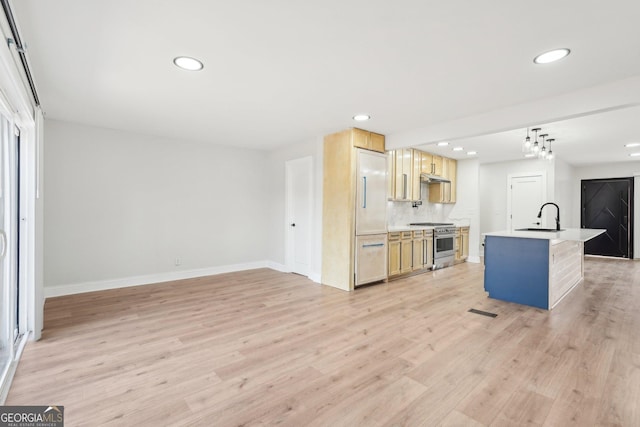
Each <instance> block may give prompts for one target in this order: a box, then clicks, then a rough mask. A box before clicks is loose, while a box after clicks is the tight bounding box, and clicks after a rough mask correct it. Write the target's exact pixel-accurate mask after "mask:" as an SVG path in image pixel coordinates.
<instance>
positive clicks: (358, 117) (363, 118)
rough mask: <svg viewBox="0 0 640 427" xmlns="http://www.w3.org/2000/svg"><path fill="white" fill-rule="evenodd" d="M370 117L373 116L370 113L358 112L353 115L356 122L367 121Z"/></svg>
mask: <svg viewBox="0 0 640 427" xmlns="http://www.w3.org/2000/svg"><path fill="white" fill-rule="evenodd" d="M370 118H371V116H370V115H368V114H356V115H355V116H353V120H355V121H356V122H366V121H367V120H369V119H370Z"/></svg>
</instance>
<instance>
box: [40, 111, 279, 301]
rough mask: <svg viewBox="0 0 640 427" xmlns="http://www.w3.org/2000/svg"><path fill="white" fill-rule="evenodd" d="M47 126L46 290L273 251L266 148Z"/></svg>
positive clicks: (75, 288) (160, 274)
mask: <svg viewBox="0 0 640 427" xmlns="http://www.w3.org/2000/svg"><path fill="white" fill-rule="evenodd" d="M45 133H46V135H47V140H46V150H45V160H46V163H47V168H46V170H45V182H46V185H47V199H46V202H45V208H44V209H45V224H44V225H45V248H44V252H45V263H44V280H45V293H46V294H47V295H56V294H63V293H67V292H82V291H86V290H92V289H103V288H109V287H118V286H126V285H127V284H135V283H136V282H149V281H161V280H163V279H167V280H168V279H171V278H180V277H188V276H189V274H188V272H194V271H198V270H201V269H212V270H211V273H213V272H217V271H219V270H220V269H222V270H224V269H225V268H229V269H234V266H236V265H237V264H242V265H245V266H246V265H247V264H251V263H252V262H258V263H260V262H262V263H265V262H266V260H267V259H268V252H267V235H268V233H269V231H268V230H269V225H270V224H269V218H268V215H267V214H266V213H265V212H266V208H267V206H269V200H270V199H269V197H270V195H269V191H270V188H269V184H270V182H269V179H267V177H265V171H266V169H267V168H266V165H265V153H264V152H260V151H253V150H241V149H235V148H225V147H221V146H213V145H205V144H198V143H190V142H187V141H178V140H169V139H163V138H157V137H153V136H147V135H139V134H133V133H128V132H122V131H117V130H110V129H104V128H97V127H90V126H82V125H78V124H71V123H66V122H60V121H53V120H47V121H46V122H45ZM176 258H180V262H181V265H180V266H175V265H174V264H175V259H176ZM216 268H218V270H216ZM201 272H202V270H201ZM176 273H182V275H181V274H176ZM70 285H71V286H70ZM47 290H48V292H47Z"/></svg>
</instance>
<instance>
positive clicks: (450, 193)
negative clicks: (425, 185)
mask: <svg viewBox="0 0 640 427" xmlns="http://www.w3.org/2000/svg"><path fill="white" fill-rule="evenodd" d="M434 157H435V156H434ZM438 157H439V156H438ZM440 159H442V160H441V161H440V172H441V174H440V175H439V176H441V177H443V178H445V179H448V180H449V182H434V183H431V184H429V201H430V202H431V203H455V202H456V194H457V190H456V186H457V182H456V175H457V169H458V161H457V160H455V159H449V158H447V157H440Z"/></svg>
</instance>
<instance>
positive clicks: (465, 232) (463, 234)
mask: <svg viewBox="0 0 640 427" xmlns="http://www.w3.org/2000/svg"><path fill="white" fill-rule="evenodd" d="M460 245H461V249H460V258H461V259H462V260H466V259H467V258H469V227H461V228H460Z"/></svg>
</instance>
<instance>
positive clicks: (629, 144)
mask: <svg viewBox="0 0 640 427" xmlns="http://www.w3.org/2000/svg"><path fill="white" fill-rule="evenodd" d="M624 146H625V147H627V148H632V147H640V142H630V143H628V144H625V145H624Z"/></svg>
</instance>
